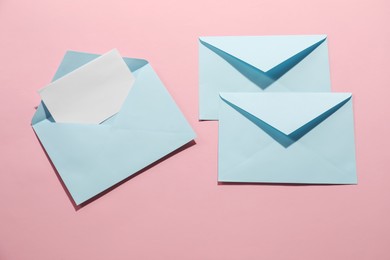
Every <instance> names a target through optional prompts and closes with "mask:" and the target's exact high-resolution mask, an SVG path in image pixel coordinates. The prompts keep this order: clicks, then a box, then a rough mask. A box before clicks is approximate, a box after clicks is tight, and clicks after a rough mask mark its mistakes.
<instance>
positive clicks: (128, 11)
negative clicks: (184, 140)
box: [0, 0, 390, 260]
mask: <svg viewBox="0 0 390 260" xmlns="http://www.w3.org/2000/svg"><path fill="white" fill-rule="evenodd" d="M228 2H229V1H207V0H198V1H192V2H190V1H182V0H164V1H148V0H142V1H141V0H139V1H125V0H123V1H114V0H112V1H103V0H99V1H97V0H95V1H81V0H63V1H53V0H35V1H17V0H2V1H0V89H1V95H0V104H1V105H2V107H3V109H2V113H1V116H0V118H1V128H0V138H1V139H0V141H1V142H0V158H1V159H0V160H1V163H0V206H1V208H0V259H1V260H9V259H10V260H16V259H21V260H22V259H23V260H24V259H40V260H45V259H72V260H74V259H76V260H77V259H194V260H195V259H196V260H198V259H206V260H207V259H226V260H229V259H234V260H235V259H317V260H321V259H355V260H361V259H376V260H378V259H390V247H389V244H390V221H389V220H390V160H389V159H390V158H389V157H390V156H389V155H390V153H389V152H388V150H389V149H390V141H389V138H388V134H389V132H390V124H389V123H388V121H389V119H390V118H389V114H388V113H389V111H390V100H389V94H390V85H389V61H390V51H389V46H390V26H389V24H390V19H389V18H388V17H389V13H390V4H389V3H390V2H389V1H388V0H370V1H368V0H364V1H363V0H348V1H336V0H334V1H330V0H323V1H313V0H304V1H290V0H288V1H287V0H286V1H280V0H240V1H234V2H233V1H230V4H229V5H227V3H228ZM91 3H93V4H92V5H91ZM311 33H313V34H315V33H326V34H328V36H329V38H328V39H329V51H330V60H331V73H332V83H333V90H334V91H348V92H353V94H354V108H355V119H356V125H355V126H356V146H357V168H358V177H359V185H357V186H288V185H287V186H284V185H218V183H217V123H216V122H198V120H197V116H198V112H197V111H198V96H197V93H198V86H197V84H198V67H197V66H198V42H197V37H198V36H205V35H267V34H311ZM112 48H118V49H119V51H120V52H121V53H122V54H123V55H124V56H128V57H139V58H145V59H148V60H149V61H150V62H151V64H152V66H153V67H154V68H155V69H156V71H157V72H158V74H159V75H160V77H161V79H162V80H163V82H164V83H165V84H166V86H167V88H168V90H169V91H170V93H171V94H172V96H173V97H174V99H175V100H176V101H177V103H178V105H179V106H180V107H181V108H182V111H183V113H184V114H185V115H186V117H187V118H188V120H189V121H190V123H191V125H192V126H193V127H194V129H195V130H196V132H197V133H198V138H197V139H196V142H197V144H196V145H193V146H191V147H189V148H188V149H185V150H184V151H182V152H180V153H178V154H176V155H175V156H173V157H170V158H169V159H167V160H165V161H162V162H161V163H159V164H158V165H156V166H155V167H152V168H151V169H149V170H147V171H145V172H144V173H142V174H140V175H138V176H136V177H135V178H132V179H131V180H129V181H127V182H125V183H124V184H122V185H121V186H119V187H117V188H116V189H114V190H112V191H111V192H109V193H107V194H106V195H104V196H102V197H100V198H99V199H97V200H95V201H93V202H92V203H90V204H88V205H86V206H85V207H83V208H81V209H79V210H76V209H75V208H74V206H73V205H72V203H71V201H70V200H69V198H68V196H67V194H66V192H65V191H64V189H63V187H62V185H61V183H60V181H59V180H58V178H57V175H56V174H55V171H54V170H53V168H52V166H51V165H50V162H49V160H48V159H47V158H46V156H45V153H44V151H43V150H42V148H41V146H40V145H39V142H38V140H37V138H36V136H35V135H34V133H33V130H32V129H31V126H30V119H31V117H32V115H33V113H34V107H35V106H36V105H37V104H38V102H39V97H38V95H37V94H36V90H38V89H39V88H41V87H43V86H45V85H46V84H47V83H48V82H49V81H50V80H51V78H52V76H53V74H54V72H55V70H56V68H57V66H58V65H59V62H60V60H61V58H62V56H63V55H64V53H65V51H66V50H68V49H72V50H79V51H86V52H93V53H104V52H106V51H108V50H110V49H112Z"/></svg>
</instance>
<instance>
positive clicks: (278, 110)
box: [220, 93, 351, 135]
mask: <svg viewBox="0 0 390 260" xmlns="http://www.w3.org/2000/svg"><path fill="white" fill-rule="evenodd" d="M220 95H221V98H222V99H223V100H225V101H227V103H228V104H229V103H230V105H233V106H236V107H238V108H240V109H242V110H244V111H245V112H247V113H249V114H251V115H252V116H254V117H256V118H258V119H260V120H261V121H263V122H265V123H266V124H268V125H270V126H272V127H273V128H275V129H277V130H278V131H280V132H282V133H284V134H286V135H290V134H292V133H293V132H295V131H296V130H298V129H300V128H301V127H303V126H305V125H307V124H308V123H310V122H311V121H313V120H314V119H317V118H321V116H322V115H325V114H326V113H327V112H329V111H333V110H335V109H338V108H339V107H341V106H342V105H343V104H344V103H345V102H346V101H348V100H349V99H350V98H351V94H350V93H221V94H220ZM324 119H325V117H324V118H323V119H322V120H324Z"/></svg>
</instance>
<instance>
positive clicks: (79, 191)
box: [32, 51, 195, 205]
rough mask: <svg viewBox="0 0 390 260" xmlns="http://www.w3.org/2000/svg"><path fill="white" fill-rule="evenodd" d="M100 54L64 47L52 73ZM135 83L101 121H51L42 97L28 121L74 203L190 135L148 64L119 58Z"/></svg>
mask: <svg viewBox="0 0 390 260" xmlns="http://www.w3.org/2000/svg"><path fill="white" fill-rule="evenodd" d="M98 56H99V55H94V54H87V53H80V52H72V51H69V52H67V53H66V55H65V57H64V59H63V61H62V63H61V65H60V67H59V68H58V71H57V73H56V74H55V77H54V79H58V78H60V77H62V76H64V75H66V74H67V73H69V72H71V71H73V70H75V69H76V68H78V67H80V66H82V65H84V64H86V63H88V62H89V61H91V60H93V59H95V58H97V57H98ZM124 61H125V62H126V64H127V65H128V67H129V69H130V70H131V71H132V73H133V74H134V76H135V83H134V85H133V87H132V89H131V90H130V92H129V95H128V96H127V98H126V100H125V102H124V104H123V105H122V108H121V110H120V111H119V113H117V114H115V115H114V116H113V117H111V118H109V119H108V120H106V121H104V122H103V123H101V124H72V123H56V122H54V120H53V118H52V117H51V115H50V113H49V111H48V110H47V109H46V107H45V105H44V104H43V103H42V102H41V104H40V105H39V107H38V109H37V111H36V113H35V115H34V117H33V119H32V127H33V129H34V131H35V133H36V134H37V136H38V138H39V140H40V141H41V143H42V145H43V147H44V148H45V150H46V152H47V154H48V155H49V157H50V159H51V160H52V162H53V164H54V165H55V167H56V169H57V171H58V173H59V174H60V176H61V178H62V180H63V182H64V183H65V185H66V187H67V189H68V190H69V192H70V194H71V196H72V197H73V199H74V201H75V203H76V204H77V205H79V204H81V203H83V202H85V201H87V200H88V199H90V198H92V197H94V196H96V195H97V194H99V193H101V192H102V191H104V190H106V189H108V188H110V187H111V186H113V185H115V184H117V183H118V182H120V181H122V180H124V179H126V178H127V177H129V176H131V175H133V174H135V173H137V172H138V171H140V170H141V169H143V168H145V167H146V166H148V165H150V164H152V163H153V162H156V161H157V160H159V159H161V158H162V157H164V156H166V155H168V154H169V153H171V152H173V151H175V150H176V149H178V148H179V147H181V146H183V145H185V144H186V143H188V142H190V141H191V140H193V139H194V138H195V133H194V131H193V130H192V129H191V127H190V125H189V124H188V122H187V120H186V119H185V118H184V116H183V114H182V113H181V111H180V110H179V108H178V107H177V105H176V104H175V102H174V100H173V99H172V97H171V96H170V95H169V93H168V92H167V90H166V89H165V87H164V85H163V84H162V82H161V81H160V79H159V78H158V76H157V75H156V73H155V72H154V70H153V69H152V67H151V66H150V64H149V63H148V62H147V61H145V60H141V59H131V58H124Z"/></svg>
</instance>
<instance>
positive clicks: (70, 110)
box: [39, 50, 134, 124]
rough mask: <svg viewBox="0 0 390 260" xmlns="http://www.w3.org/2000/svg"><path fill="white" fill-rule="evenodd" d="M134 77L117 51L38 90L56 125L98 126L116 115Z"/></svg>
mask: <svg viewBox="0 0 390 260" xmlns="http://www.w3.org/2000/svg"><path fill="white" fill-rule="evenodd" d="M133 83H134V76H133V75H132V73H131V71H130V70H129V69H128V67H127V66H126V63H125V62H124V61H123V59H122V57H121V56H120V54H119V52H118V51H117V50H112V51H110V52H108V53H106V54H104V55H102V56H101V57H99V58H96V59H95V60H93V61H91V62H89V63H88V64H85V65H84V66H81V67H80V68H78V69H76V70H75V71H72V72H71V73H69V74H67V75H65V76H64V77H61V78H59V79H58V80H56V81H54V82H52V83H50V84H49V85H48V86H46V87H45V88H43V89H41V90H40V91H39V94H40V96H41V99H42V101H43V102H44V103H45V105H46V107H47V109H48V110H49V111H50V114H51V115H52V117H53V118H54V120H55V121H56V122H58V123H82V124H99V123H101V122H103V121H104V120H106V119H108V118H109V117H111V116H113V115H114V114H116V113H118V111H119V109H120V108H121V106H122V104H123V102H124V100H125V98H126V96H127V94H128V93H129V91H130V89H131V87H132V85H133Z"/></svg>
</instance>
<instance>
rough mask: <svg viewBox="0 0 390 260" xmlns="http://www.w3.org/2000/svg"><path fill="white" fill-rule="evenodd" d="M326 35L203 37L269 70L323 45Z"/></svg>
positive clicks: (235, 55) (259, 67) (220, 48)
mask: <svg viewBox="0 0 390 260" xmlns="http://www.w3.org/2000/svg"><path fill="white" fill-rule="evenodd" d="M326 37H327V36H326V35H283V36H282V35H280V36H210V37H200V41H201V42H203V43H207V44H210V45H212V46H214V47H215V48H218V49H219V50H221V51H224V52H226V53H228V54H229V55H232V56H234V57H236V58H238V59H240V60H242V61H244V62H246V63H248V64H250V65H251V66H254V67H256V68H258V69H259V70H261V71H263V72H267V71H269V70H271V69H273V68H274V67H275V66H277V65H279V64H280V63H282V62H284V61H286V60H288V59H289V58H291V57H293V56H294V55H296V54H298V53H300V52H302V51H303V50H305V49H308V48H310V47H312V46H316V45H319V44H320V43H322V42H323V41H324V40H325V39H326ZM309 53H310V52H308V54H309Z"/></svg>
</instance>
